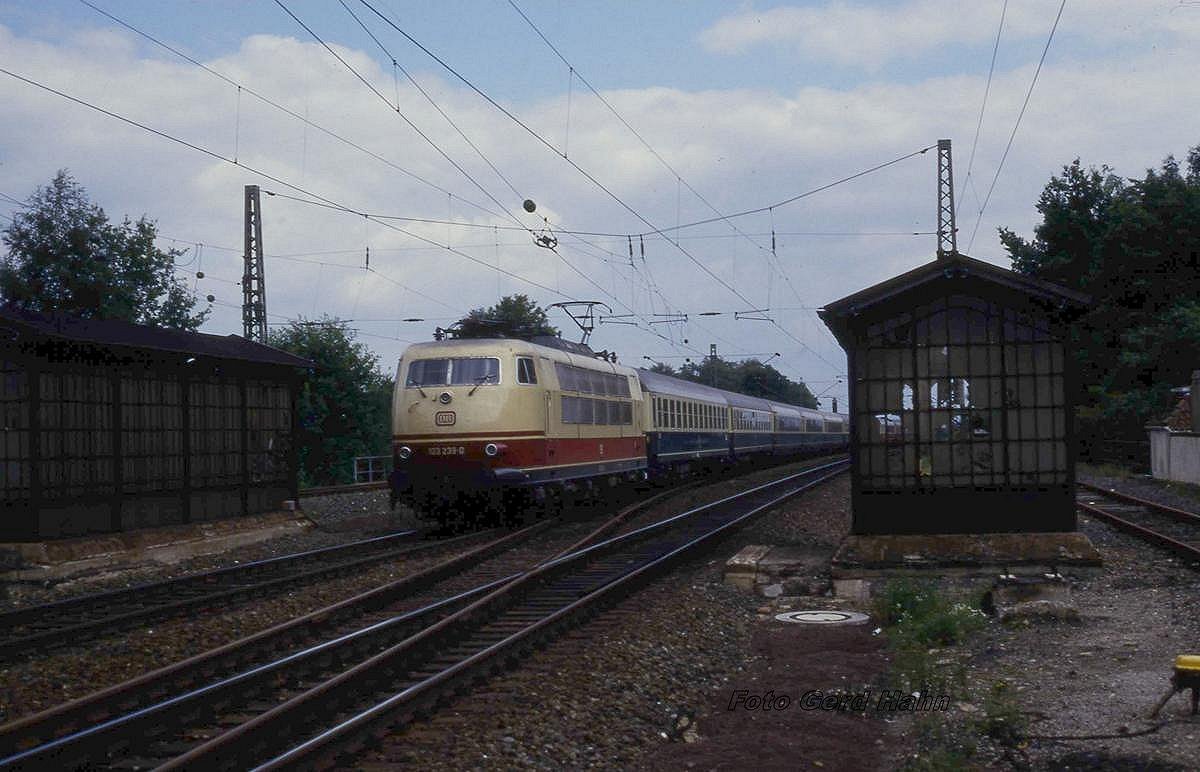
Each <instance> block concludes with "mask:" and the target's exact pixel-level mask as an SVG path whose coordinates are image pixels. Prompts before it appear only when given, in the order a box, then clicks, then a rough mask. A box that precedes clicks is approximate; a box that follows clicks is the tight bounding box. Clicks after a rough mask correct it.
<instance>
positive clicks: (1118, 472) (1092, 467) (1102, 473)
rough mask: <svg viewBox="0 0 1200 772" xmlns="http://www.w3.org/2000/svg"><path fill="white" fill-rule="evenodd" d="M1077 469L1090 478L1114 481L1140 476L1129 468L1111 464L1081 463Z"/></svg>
mask: <svg viewBox="0 0 1200 772" xmlns="http://www.w3.org/2000/svg"><path fill="white" fill-rule="evenodd" d="M1076 469H1077V471H1078V472H1081V473H1083V474H1085V475H1088V476H1090V477H1109V478H1112V479H1114V480H1128V479H1129V478H1131V477H1139V476H1140V475H1138V474H1136V473H1135V472H1133V471H1132V470H1131V469H1129V468H1127V467H1124V466H1120V465H1118V464H1109V463H1102V464H1091V463H1083V462H1080V464H1079V465H1078V467H1076Z"/></svg>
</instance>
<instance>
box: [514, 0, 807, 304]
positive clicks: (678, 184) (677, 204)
mask: <svg viewBox="0 0 1200 772" xmlns="http://www.w3.org/2000/svg"><path fill="white" fill-rule="evenodd" d="M508 3H509V5H510V6H512V8H513V10H515V11H516V12H517V14H518V15H519V16H520V17H521V18H522V19H524V20H525V23H526V24H528V25H529V27H530V28H531V29H532V30H533V31H534V33H536V34H537V36H538V37H539V38H541V40H542V42H543V43H545V44H546V45H547V46H548V47H549V48H550V50H551V51H553V52H554V54H555V56H557V57H558V58H559V60H561V61H562V63H563V64H565V65H566V66H567V68H568V72H569V74H570V75H571V76H572V77H576V76H577V77H578V78H579V81H580V83H583V84H584V85H585V86H586V87H587V88H588V90H589V91H591V92H592V94H594V95H595V96H596V98H597V99H599V100H600V102H601V104H603V105H604V106H605V107H606V108H608V111H609V112H611V113H612V114H613V115H614V116H615V117H616V118H617V120H618V121H620V122H621V124H622V125H623V126H625V128H626V129H628V130H629V132H630V133H631V134H633V136H634V137H636V138H637V140H638V141H639V142H641V143H642V145H643V146H644V147H645V148H646V149H647V150H648V151H649V152H650V154H651V155H653V156H654V157H655V158H656V159H657V160H658V161H659V163H661V164H662V165H663V166H664V167H665V168H666V169H667V171H668V172H670V173H671V174H672V175H674V176H675V180H676V187H675V196H676V197H675V225H676V228H675V231H674V234H675V244H676V246H678V244H679V230H680V213H681V207H680V203H681V202H680V193H681V186H686V187H687V189H688V191H690V192H691V193H692V194H693V195H694V196H696V198H698V199H699V200H700V201H701V202H703V203H704V205H705V206H707V207H708V208H709V209H710V210H711V211H712V212H713V213H714V214H716V215H717V216H718V217H725V215H724V213H723V212H721V211H720V210H718V209H717V208H716V206H714V205H713V204H712V202H710V201H709V200H708V199H707V198H706V197H705V196H704V195H703V194H702V193H700V191H699V190H697V189H696V188H695V187H693V186H692V184H691V183H689V182H688V181H687V180H685V179H684V178H683V175H681V174H680V173H679V172H678V171H676V169H675V168H674V167H673V166H672V165H671V164H670V163H669V162H668V161H667V160H666V159H665V158H664V157H663V156H662V155H661V154H660V153H659V152H658V151H657V150H655V149H654V146H653V145H651V144H650V143H649V142H648V141H647V140H646V138H645V137H643V136H642V135H641V133H640V132H638V130H637V129H635V128H634V127H633V126H632V125H631V124H630V123H629V121H627V120H626V119H625V117H624V116H623V115H621V113H620V112H619V111H618V110H617V109H616V107H614V106H613V104H612V103H611V102H610V101H609V100H608V99H607V98H605V97H604V95H603V94H601V93H600V90H599V89H597V88H596V87H595V86H593V85H592V84H591V82H590V81H588V80H587V78H585V77H584V76H583V75H582V74H581V73H578V72H577V70H576V69H575V65H574V64H573V63H571V62H570V61H569V60H568V59H567V57H566V56H564V55H563V53H562V52H561V51H559V50H558V47H557V46H555V45H554V43H552V42H551V41H550V39H549V38H548V37H546V35H545V33H543V32H542V30H541V29H540V28H539V27H538V26H537V24H535V23H534V22H533V19H531V18H529V16H528V14H526V13H525V11H523V10H522V9H521V7H520V6H519V5H517V3H516V0H508ZM568 115H569V92H568ZM564 155H565V148H564ZM724 222H725V224H726V225H728V226H729V227H730V228H731V229H732V230H733V231H734V232H735V233H736V234H738V235H740V236H742V237H744V238H746V240H747V241H749V242H750V243H751V244H753V245H754V246H755V247H757V248H758V249H759V250H761V251H763V252H764V253H765V252H766V249H765V247H764V246H763V245H761V244H759V243H758V242H757V241H755V240H754V239H753V238H752V237H750V236H749V235H748V234H746V233H744V232H743V231H742V230H741V229H740V228H739V227H738V226H737V224H736V223H734V222H733V220H731V219H726V220H724ZM772 230H774V228H772ZM767 260H768V265H770V262H771V261H772V260H774V262H775V265H776V266H777V267H778V269H779V272H780V275H782V276H783V279H784V282H785V283H786V284H787V285H788V288H789V289H790V290H791V291H792V294H793V295H795V296H796V300H798V301H800V302H801V303H803V302H804V299H803V298H802V297H801V296H800V293H799V291H797V290H796V287H795V285H794V284H793V283H792V279H791V276H790V275H789V274H788V272H787V270H786V268H785V267H784V265H783V263H782V262H781V261H780V260H779V256H778V254H777V253H776V250H775V244H774V235H772V246H771V251H770V253H769V255H768V258H767ZM769 286H770V285H769V284H768V288H769ZM768 291H769V290H768ZM768 302H769V301H768Z"/></svg>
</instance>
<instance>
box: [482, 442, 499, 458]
mask: <svg viewBox="0 0 1200 772" xmlns="http://www.w3.org/2000/svg"><path fill="white" fill-rule="evenodd" d="M483 452H484V453H485V454H486V455H487V456H488V457H495V456H498V455H500V446H499V445H497V444H496V443H494V442H489V443H488V444H487V445H484V446H483Z"/></svg>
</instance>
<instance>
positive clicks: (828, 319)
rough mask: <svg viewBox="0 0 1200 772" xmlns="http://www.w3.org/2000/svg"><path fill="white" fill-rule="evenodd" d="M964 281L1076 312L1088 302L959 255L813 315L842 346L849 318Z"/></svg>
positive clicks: (1084, 297)
mask: <svg viewBox="0 0 1200 772" xmlns="http://www.w3.org/2000/svg"><path fill="white" fill-rule="evenodd" d="M964 278H973V279H975V280H976V281H982V282H984V283H986V284H990V285H993V286H995V287H997V288H1000V289H1003V290H1006V291H1008V292H1012V293H1016V294H1020V295H1023V296H1025V297H1028V298H1031V299H1033V300H1038V301H1042V302H1045V303H1048V304H1051V305H1052V306H1058V307H1068V308H1074V309H1080V308H1083V307H1084V306H1086V305H1088V304H1090V303H1091V298H1090V297H1089V296H1088V295H1086V294H1084V293H1082V292H1078V291H1076V290H1073V289H1069V288H1067V287H1063V286H1061V285H1059V284H1054V283H1053V282H1048V281H1045V280H1043V279H1037V278H1034V277H1032V276H1026V275H1025V274H1021V273H1017V272H1015V271H1010V270H1008V269H1007V268H1001V267H1000V266H998V265H992V264H991V263H986V262H984V261H982V260H976V259H975V258H973V257H968V256H967V255H964V254H961V253H953V254H951V255H948V256H946V257H944V258H939V259H936V260H933V261H931V262H928V263H926V264H925V265H922V266H918V267H917V268H914V269H913V270H911V271H908V272H907V273H902V274H900V275H899V276H893V277H892V278H890V279H887V280H885V281H882V282H880V283H878V284H875V285H873V286H870V287H867V288H866V289H863V290H859V291H858V292H855V293H853V294H851V295H847V296H846V297H844V298H841V299H839V300H835V301H833V302H832V303H826V304H825V307H824V308H822V309H820V310H819V311H818V312H817V314H818V315H819V316H820V317H821V319H822V320H824V322H825V324H826V325H827V326H828V327H829V328H830V330H832V331H833V334H834V335H835V336H836V337H837V339H838V340H839V341H840V342H841V343H842V345H843V346H845V345H846V343H847V341H846V339H845V337H844V336H845V332H846V328H847V327H848V326H849V319H850V318H851V317H854V316H857V315H859V314H861V313H862V312H864V311H866V310H867V309H870V308H872V307H875V306H878V305H880V304H882V303H886V302H889V301H892V300H895V299H896V298H899V297H900V296H902V295H904V294H906V293H908V292H912V291H913V290H916V289H918V288H922V287H925V286H927V285H930V284H934V283H936V282H945V281H954V280H956V279H964Z"/></svg>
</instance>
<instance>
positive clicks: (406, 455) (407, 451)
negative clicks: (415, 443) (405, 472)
mask: <svg viewBox="0 0 1200 772" xmlns="http://www.w3.org/2000/svg"><path fill="white" fill-rule="evenodd" d="M396 455H397V456H399V457H400V460H401V461H407V460H409V459H410V458H412V448H410V447H408V446H407V445H401V446H400V448H399V450H397V451H396Z"/></svg>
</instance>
